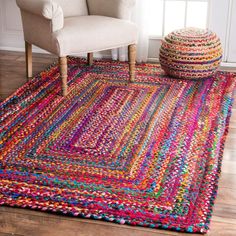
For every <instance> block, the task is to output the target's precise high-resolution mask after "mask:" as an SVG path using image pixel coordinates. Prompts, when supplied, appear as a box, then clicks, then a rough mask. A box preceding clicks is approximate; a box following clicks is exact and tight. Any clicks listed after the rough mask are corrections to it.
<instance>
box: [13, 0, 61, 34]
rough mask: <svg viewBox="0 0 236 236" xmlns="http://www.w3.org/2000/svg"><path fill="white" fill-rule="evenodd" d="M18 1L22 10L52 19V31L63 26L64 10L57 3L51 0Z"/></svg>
mask: <svg viewBox="0 0 236 236" xmlns="http://www.w3.org/2000/svg"><path fill="white" fill-rule="evenodd" d="M16 3H17V5H18V7H19V8H20V9H21V11H23V12H28V13H30V14H33V15H37V16H39V17H42V18H44V19H46V20H49V21H51V30H52V32H54V31H57V30H60V29H62V28H63V26H64V15H63V10H62V8H61V6H60V5H58V4H57V3H55V2H53V1H51V0H16Z"/></svg>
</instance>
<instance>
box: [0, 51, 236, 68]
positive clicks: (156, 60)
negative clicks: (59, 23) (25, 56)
mask: <svg viewBox="0 0 236 236" xmlns="http://www.w3.org/2000/svg"><path fill="white" fill-rule="evenodd" d="M0 50H3V51H15V52H24V51H25V49H24V48H16V47H1V46H0ZM32 51H33V52H34V53H43V54H44V53H45V54H49V52H47V51H45V50H42V49H40V48H37V47H33V49H32ZM79 56H82V57H85V56H86V55H85V54H84V55H79ZM94 58H97V59H101V58H105V59H110V58H111V54H107V53H102V52H98V53H95V54H94ZM148 62H151V63H159V58H157V57H151V58H148ZM221 67H233V68H236V63H235V62H222V63H221Z"/></svg>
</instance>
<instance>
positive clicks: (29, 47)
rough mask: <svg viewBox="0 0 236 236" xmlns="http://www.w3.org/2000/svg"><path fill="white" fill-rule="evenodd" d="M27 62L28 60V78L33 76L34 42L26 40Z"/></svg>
mask: <svg viewBox="0 0 236 236" xmlns="http://www.w3.org/2000/svg"><path fill="white" fill-rule="evenodd" d="M25 62H26V76H27V79H31V78H32V77H33V66H32V44H30V43H28V42H26V41H25Z"/></svg>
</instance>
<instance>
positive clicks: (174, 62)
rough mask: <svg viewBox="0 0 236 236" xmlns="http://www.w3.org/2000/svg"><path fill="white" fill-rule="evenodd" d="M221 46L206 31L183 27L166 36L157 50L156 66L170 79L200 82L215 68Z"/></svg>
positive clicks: (216, 39)
mask: <svg viewBox="0 0 236 236" xmlns="http://www.w3.org/2000/svg"><path fill="white" fill-rule="evenodd" d="M221 58H222V46H221V42H220V40H219V38H218V37H217V35H216V34H215V33H213V32H211V31H209V30H203V29H197V28H186V29H181V30H177V31H174V32H172V33H170V34H168V35H167V36H166V37H165V38H164V40H163V41H162V45H161V48H160V64H161V67H162V69H163V70H164V71H165V72H166V73H167V74H168V75H170V76H173V77H176V78H182V79H204V78H208V77H210V76H212V75H213V74H214V73H215V72H216V69H217V68H218V67H219V65H220V62H221Z"/></svg>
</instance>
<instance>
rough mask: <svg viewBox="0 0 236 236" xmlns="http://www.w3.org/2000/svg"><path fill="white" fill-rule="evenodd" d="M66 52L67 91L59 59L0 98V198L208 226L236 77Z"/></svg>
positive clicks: (178, 225) (161, 224) (175, 226)
mask: <svg viewBox="0 0 236 236" xmlns="http://www.w3.org/2000/svg"><path fill="white" fill-rule="evenodd" d="M68 60H69V65H68V68H69V77H68V85H69V95H68V96H67V97H66V98H63V97H62V96H61V94H60V93H61V86H60V85H61V84H60V78H59V76H60V75H59V69H58V66H57V65H53V66H51V67H50V68H49V69H48V70H47V71H44V72H42V73H40V74H39V75H38V76H36V77H35V78H34V79H33V80H32V81H30V82H28V83H27V84H25V85H24V86H23V87H21V88H20V89H18V90H17V91H16V92H15V93H14V94H13V95H12V96H10V97H9V98H8V99H6V100H5V101H3V102H2V103H1V104H0V112H1V122H0V125H1V132H0V148H1V150H0V151H1V156H0V205H7V206H16V207H22V208H30V209H35V210H41V211H48V212H55V213H62V214H68V215H71V216H75V217H76V216H79V217H84V218H93V219H102V220H106V221H111V222H116V223H120V224H129V225H138V226H145V227H151V228H163V229H171V230H176V231H184V232H201V233H205V232H207V231H208V229H209V223H210V218H211V212H212V207H213V204H214V200H215V197H216V192H217V185H218V178H219V174H220V169H221V160H222V153H223V147H224V142H225V138H226V134H227V130H228V124H229V117H230V112H231V105H232V101H233V100H232V93H233V91H234V88H235V83H236V75H235V74H233V73H226V72H217V73H216V74H215V76H214V77H212V78H209V79H206V80H201V81H191V80H179V79H172V78H170V77H168V76H166V75H165V73H164V72H163V71H162V69H161V68H160V66H159V65H154V64H140V65H137V70H136V80H135V81H134V82H133V83H127V81H128V78H129V71H128V64H127V63H123V62H114V61H108V60H101V61H95V64H94V65H93V66H91V67H89V66H87V65H86V62H85V60H82V59H77V58H68Z"/></svg>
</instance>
